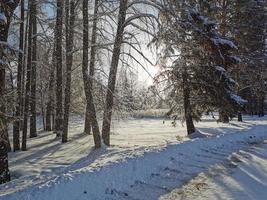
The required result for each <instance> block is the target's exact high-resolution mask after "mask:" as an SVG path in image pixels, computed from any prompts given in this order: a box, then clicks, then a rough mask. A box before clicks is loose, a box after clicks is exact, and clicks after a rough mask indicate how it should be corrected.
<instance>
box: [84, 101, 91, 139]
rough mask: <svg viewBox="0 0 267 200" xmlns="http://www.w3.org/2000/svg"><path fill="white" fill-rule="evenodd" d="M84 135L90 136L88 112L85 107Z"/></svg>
mask: <svg viewBox="0 0 267 200" xmlns="http://www.w3.org/2000/svg"><path fill="white" fill-rule="evenodd" d="M84 133H86V134H88V135H91V122H90V112H89V109H88V108H87V106H86V111H85V121H84Z"/></svg>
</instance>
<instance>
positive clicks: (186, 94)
mask: <svg viewBox="0 0 267 200" xmlns="http://www.w3.org/2000/svg"><path fill="white" fill-rule="evenodd" d="M187 78H188V75H187V72H186V70H184V73H183V100H184V116H185V123H186V129H187V134H188V135H190V134H192V133H194V132H195V131H196V129H195V126H194V122H193V117H192V108H191V103H190V90H189V88H188V81H187Z"/></svg>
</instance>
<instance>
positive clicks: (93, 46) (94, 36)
mask: <svg viewBox="0 0 267 200" xmlns="http://www.w3.org/2000/svg"><path fill="white" fill-rule="evenodd" d="M98 7H99V0H95V5H94V18H93V28H92V37H91V53H90V63H89V69H90V72H89V75H90V77H89V79H90V80H89V82H90V85H91V88H92V90H93V78H94V74H95V62H96V61H95V58H96V39H97V19H98ZM88 109H89V108H88V107H86V114H85V126H84V132H85V133H86V134H88V135H90V133H91V122H90V116H89V115H90V112H89V110H88Z"/></svg>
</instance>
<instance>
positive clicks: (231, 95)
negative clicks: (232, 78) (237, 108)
mask: <svg viewBox="0 0 267 200" xmlns="http://www.w3.org/2000/svg"><path fill="white" fill-rule="evenodd" d="M229 93H230V97H231V99H233V100H234V101H235V102H236V103H238V104H239V105H244V104H246V103H247V100H245V99H243V98H242V97H240V96H238V95H236V94H234V93H232V92H229Z"/></svg>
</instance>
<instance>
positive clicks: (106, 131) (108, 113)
mask: <svg viewBox="0 0 267 200" xmlns="http://www.w3.org/2000/svg"><path fill="white" fill-rule="evenodd" d="M127 3H128V0H120V9H119V16H118V27H117V33H116V38H115V43H114V47H113V53H112V60H111V67H110V72H109V78H108V89H107V94H106V103H105V110H104V116H103V126H102V138H103V142H104V143H105V144H106V145H108V146H109V145H110V126H111V117H112V108H113V94H114V91H115V85H116V77H117V70H118V64H119V58H120V51H121V45H122V42H123V32H124V22H125V18H126V10H127Z"/></svg>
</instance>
